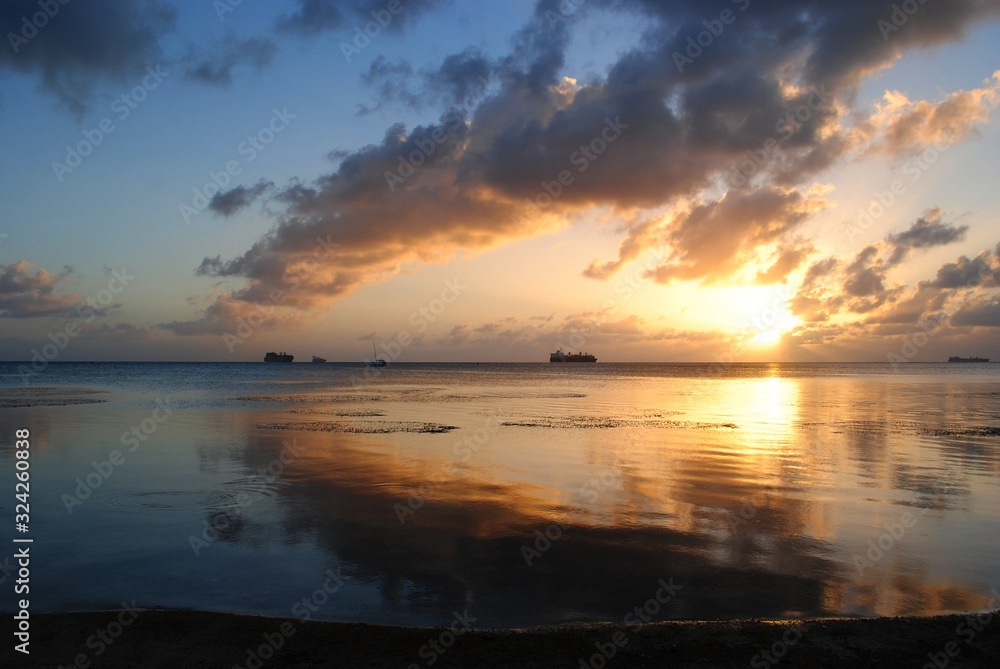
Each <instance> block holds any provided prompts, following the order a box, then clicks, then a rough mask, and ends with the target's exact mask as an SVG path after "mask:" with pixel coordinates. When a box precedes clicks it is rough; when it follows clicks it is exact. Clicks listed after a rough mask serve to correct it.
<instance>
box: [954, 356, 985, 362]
mask: <svg viewBox="0 0 1000 669" xmlns="http://www.w3.org/2000/svg"><path fill="white" fill-rule="evenodd" d="M989 361H990V359H989V358H960V357H958V356H957V355H953V356H951V357H950V358H948V362H989Z"/></svg>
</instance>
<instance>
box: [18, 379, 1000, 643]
mask: <svg viewBox="0 0 1000 669" xmlns="http://www.w3.org/2000/svg"><path fill="white" fill-rule="evenodd" d="M18 381H19V379H18V376H17V366H16V365H12V364H9V363H5V364H0V384H5V385H7V386H8V387H7V388H3V389H0V428H2V432H0V433H2V434H3V435H4V438H3V441H2V443H0V466H2V467H3V468H5V470H6V471H9V472H13V467H14V465H13V449H12V446H13V431H14V429H17V428H28V429H30V430H31V440H32V460H31V465H32V469H31V473H32V479H31V482H32V485H31V512H32V513H31V518H32V523H31V528H30V532H29V533H28V535H26V536H30V537H31V538H33V539H34V543H33V544H32V555H33V562H32V584H31V595H32V597H31V603H32V611H33V612H34V611H37V612H41V611H62V610H80V609H101V608H115V607H118V606H120V602H122V601H132V600H133V599H135V600H136V604H137V605H139V606H146V607H168V608H174V607H179V608H196V609H207V610H223V611H247V612H258V613H267V614H273V615H285V616H288V615H297V614H296V611H301V610H302V609H301V608H300V609H296V608H295V607H296V604H297V603H300V602H301V601H302V599H303V598H307V599H309V598H313V597H314V595H315V593H316V592H317V589H322V586H323V585H324V583H327V584H329V583H330V576H329V574H330V573H334V574H336V573H339V574H340V575H341V577H342V578H343V581H344V584H343V586H342V587H341V588H340V589H339V590H337V592H336V593H334V594H330V595H327V594H326V593H324V594H323V596H322V597H316V598H315V599H309V601H310V602H311V605H312V606H313V607H314V608H315V609H316V610H315V611H312V612H311V615H312V616H313V617H316V618H320V619H327V620H348V621H368V622H380V623H392V624H404V625H423V624H437V623H442V624H443V623H447V622H449V621H450V620H451V617H452V613H453V612H454V611H456V610H458V611H464V610H466V609H468V611H469V613H470V614H471V615H473V616H476V617H477V619H478V620H477V623H476V624H477V625H479V626H520V625H533V624H544V623H553V622H567V621H585V620H621V619H622V618H623V617H624V616H625V615H626V614H627V613H628V612H629V611H632V610H634V609H635V607H636V606H641V605H643V603H645V602H648V601H649V600H650V598H654V596H655V594H656V593H657V591H658V589H659V588H660V587H661V586H660V585H659V582H660V580H661V579H663V580H664V581H665V582H667V583H669V582H671V580H672V582H673V583H674V584H676V585H678V586H680V590H678V591H677V596H676V597H675V598H674V599H672V600H671V601H670V602H669V603H667V604H666V605H664V606H662V607H659V606H657V607H655V608H657V609H659V610H658V611H657V612H656V614H655V615H654V617H655V618H658V619H664V618H730V617H744V616H755V617H796V616H806V615H834V616H837V615H862V616H873V615H904V614H905V615H909V614H921V615H922V614H933V613H940V612H948V611H963V610H974V609H979V608H982V607H983V606H985V605H986V604H987V602H988V600H989V594H988V593H989V591H990V588H991V587H994V586H995V585H996V584H997V583H998V582H1000V541H998V540H997V529H998V521H1000V365H908V366H903V367H901V368H900V369H899V370H893V369H892V368H891V367H890V366H888V365H870V364H867V365H866V364H859V365H732V366H728V367H721V366H711V365H615V364H604V363H599V364H597V365H582V366H581V365H555V366H551V365H547V364H540V365H504V364H495V365H492V364H491V365H486V364H483V365H475V364H472V365H443V364H442V365H402V364H400V365H393V366H391V367H389V368H388V369H385V370H368V369H366V368H362V367H358V366H352V365H337V364H327V365H308V364H304V365H298V364H294V365H263V364H224V365H223V364H220V365H208V364H190V365H187V364H167V363H160V364H74V363H66V364H53V365H50V366H49V368H48V369H46V370H44V372H42V373H40V374H38V375H37V376H36V377H35V378H34V379H33V380H32V381H33V383H32V385H30V386H22V385H19V384H18ZM67 389H69V390H67ZM82 390H87V391H99V392H87V393H83V392H81V391H82ZM82 399H85V400H87V401H95V400H97V401H99V403H91V404H86V405H78V404H77V401H78V400H82ZM158 401H159V402H160V404H159V405H158V404H157V402H158ZM164 402H166V404H164ZM28 405H30V406H28ZM158 406H159V407H161V408H160V409H159V410H158V411H157V407H158ZM164 406H166V407H167V408H168V409H169V411H170V413H169V414H167V413H166V411H165V410H164V409H163V408H162V407H164ZM157 418H159V419H161V420H159V421H158V420H157ZM130 431H132V433H130ZM116 450H117V451H120V452H121V458H123V459H124V462H122V463H121V464H120V465H118V466H111V467H110V475H109V476H106V477H102V476H100V475H99V474H97V473H95V463H96V469H103V470H104V471H105V472H108V471H109V466H108V465H102V463H104V462H105V461H107V460H108V459H109V457H110V454H111V453H112V452H113V451H116ZM88 476H89V478H90V481H89V483H90V484H95V485H86V484H87V483H88V481H87V479H88ZM77 479H80V480H79V481H77ZM9 480H10V481H11V484H10V485H11V486H13V477H12V476H11V477H9ZM74 498H75V499H74ZM76 501H79V503H76ZM0 509H2V511H3V514H4V517H5V518H6V519H7V520H5V521H4V522H5V523H6V524H7V526H8V527H10V526H12V524H13V513H14V509H13V498H12V497H9V498H5V499H3V501H2V502H0ZM546 533H547V534H548V536H547V537H546ZM9 552H12V551H9ZM529 563H530V564H529ZM8 564H9V563H8ZM328 570H332V571H329V572H328ZM338 570H339V571H338ZM0 576H3V577H4V578H5V580H6V576H5V572H4V571H3V570H2V567H0ZM3 590H4V595H3V597H4V598H3V600H2V602H3V606H4V608H5V609H8V610H9V609H12V608H13V602H12V599H11V598H12V594H11V593H10V589H8V588H7V587H4V588H3ZM320 599H321V600H322V603H321V604H320V603H319V600H320Z"/></svg>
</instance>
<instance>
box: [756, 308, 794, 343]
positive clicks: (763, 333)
mask: <svg viewBox="0 0 1000 669" xmlns="http://www.w3.org/2000/svg"><path fill="white" fill-rule="evenodd" d="M801 323H802V321H801V320H800V319H799V318H798V317H797V316H789V317H788V318H785V319H782V320H781V321H780V322H778V323H775V324H774V325H772V326H770V327H766V328H764V329H761V330H757V332H756V333H755V334H753V335H752V336H751V337H750V345H751V346H758V347H761V348H768V347H771V346H777V345H778V344H780V343H781V342H782V340H784V338H785V335H787V334H788V333H789V332H791V331H792V330H794V329H795V328H796V327H798V326H799V325H801Z"/></svg>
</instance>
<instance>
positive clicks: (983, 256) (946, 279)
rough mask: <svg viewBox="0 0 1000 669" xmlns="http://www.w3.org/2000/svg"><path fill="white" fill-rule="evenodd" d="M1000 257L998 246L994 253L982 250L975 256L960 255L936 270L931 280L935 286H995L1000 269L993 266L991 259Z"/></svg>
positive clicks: (999, 275)
mask: <svg viewBox="0 0 1000 669" xmlns="http://www.w3.org/2000/svg"><path fill="white" fill-rule="evenodd" d="M997 257H1000V248H998V249H997V252H996V253H990V252H989V251H983V252H982V253H980V254H979V255H977V256H976V257H975V258H971V259H970V258H967V257H966V256H962V257H961V258H959V259H958V260H956V261H955V262H950V263H947V264H946V265H943V266H942V267H941V268H940V269H938V271H937V276H936V277H935V278H934V280H933V281H932V282H931V285H932V286H934V287H936V288H967V287H969V286H979V285H983V286H986V287H995V286H997V285H1000V269H998V268H996V267H994V263H993V259H994V258H997Z"/></svg>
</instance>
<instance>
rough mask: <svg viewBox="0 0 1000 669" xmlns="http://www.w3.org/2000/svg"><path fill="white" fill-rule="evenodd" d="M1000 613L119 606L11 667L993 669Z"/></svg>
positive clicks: (81, 617) (50, 621)
mask: <svg viewBox="0 0 1000 669" xmlns="http://www.w3.org/2000/svg"><path fill="white" fill-rule="evenodd" d="M997 613H998V612H997V611H994V612H986V613H980V614H962V615H951V616H937V617H929V618H915V617H909V618H878V619H807V620H803V621H794V622H790V621H759V620H742V621H722V622H676V621H675V622H664V623H650V624H646V625H642V626H626V625H612V624H598V625H581V626H558V627H541V628H531V629H511V630H490V629H474V630H469V631H465V632H464V633H461V634H457V635H454V636H453V635H452V634H451V633H450V630H448V628H403V627H384V626H375V625H362V624H344V623H329V622H303V621H301V620H298V619H281V618H265V617H256V616H243V615H231V614H222V613H205V612H189V611H142V610H140V611H138V613H137V614H136V615H135V617H134V619H127V620H128V621H129V622H127V623H126V624H125V626H124V627H121V628H119V627H118V626H116V625H115V624H114V623H115V622H116V621H117V620H118V616H119V615H120V613H119V612H117V611H111V612H92V613H64V614H50V615H39V616H37V617H35V618H34V620H33V626H32V641H31V654H30V657H27V656H23V655H22V656H20V657H19V658H18V659H16V660H15V664H14V665H6V666H20V667H49V668H51V667H59V666H61V667H67V668H69V667H73V666H78V667H84V668H86V667H110V668H119V667H120V668H122V669H124V668H126V667H127V668H128V669H134V668H136V667H143V668H149V669H152V668H156V667H170V668H171V669H173V668H175V667H206V668H207V667H219V668H226V669H229V668H230V667H232V668H236V667H245V668H248V669H249V668H253V667H261V666H265V667H410V668H411V669H412V668H413V667H426V666H434V667H470V668H471V667H539V668H542V667H546V668H548V667H566V668H567V669H569V668H573V669H585V668H586V667H603V666H620V667H676V668H678V669H680V668H685V667H747V666H750V667H768V666H782V667H784V666H797V667H912V668H914V669H917V668H920V667H925V666H932V667H933V666H937V667H938V669H942V668H943V667H945V666H954V667H987V666H989V667H992V666H995V661H996V658H997V657H998V656H1000V634H998V633H997V629H998V628H997V626H996V625H995V622H994V618H995V617H996V614H997ZM977 616H978V619H977ZM116 632H117V636H116V638H111V637H112V636H115V633H116ZM102 637H103V638H105V639H107V640H110V641H111V643H109V644H106V643H105V642H104V641H102V640H101V639H102ZM434 646H437V648H438V649H440V650H442V651H443V652H438V651H437V650H435V649H434ZM276 647H277V648H276ZM98 651H100V654H98ZM602 656H603V657H602ZM604 658H607V659H606V661H602V660H604ZM991 658H992V659H991ZM772 660H773V662H772ZM88 663H89V664H88Z"/></svg>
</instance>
